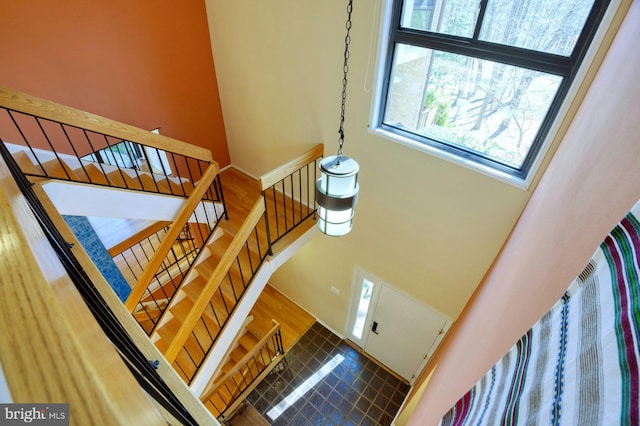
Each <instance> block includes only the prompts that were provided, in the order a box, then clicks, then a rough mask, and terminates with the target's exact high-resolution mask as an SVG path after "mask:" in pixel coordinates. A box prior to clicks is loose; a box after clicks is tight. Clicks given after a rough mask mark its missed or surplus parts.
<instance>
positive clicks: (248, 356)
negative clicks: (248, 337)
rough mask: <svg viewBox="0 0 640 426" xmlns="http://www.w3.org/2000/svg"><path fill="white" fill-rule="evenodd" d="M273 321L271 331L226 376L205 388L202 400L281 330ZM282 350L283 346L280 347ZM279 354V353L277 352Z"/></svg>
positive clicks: (207, 398) (276, 322)
mask: <svg viewBox="0 0 640 426" xmlns="http://www.w3.org/2000/svg"><path fill="white" fill-rule="evenodd" d="M271 321H272V322H273V327H272V328H271V330H269V332H268V333H267V334H266V335H265V336H264V337H263V338H262V339H260V341H259V342H258V343H256V345H255V346H254V347H253V349H251V350H250V351H249V352H247V354H246V355H245V356H243V357H242V359H241V360H240V361H238V363H237V364H236V365H235V367H233V368H232V369H231V370H229V371H228V372H227V373H226V374H225V375H224V376H222V377H220V378H219V379H218V380H214V381H213V382H211V383H209V384H208V385H207V387H206V388H205V390H204V392H203V393H202V395H201V396H200V401H202V402H206V401H208V400H209V399H210V398H211V397H212V396H213V395H214V394H215V393H216V392H218V390H220V388H221V387H222V386H223V385H224V384H225V382H226V381H227V380H229V379H230V378H232V377H233V376H234V375H235V374H236V373H237V372H238V371H240V370H241V369H242V368H243V367H245V366H246V364H247V363H248V362H249V361H250V360H251V359H253V357H254V356H255V355H256V354H257V353H258V352H259V351H260V350H261V349H262V348H263V347H264V346H265V345H266V344H267V342H269V341H270V340H271V338H272V337H273V336H275V335H276V334H277V333H278V331H280V324H279V323H278V321H276V320H271ZM278 349H279V350H280V351H282V348H278ZM276 355H277V354H276Z"/></svg>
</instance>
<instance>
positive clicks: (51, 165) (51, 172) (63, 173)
mask: <svg viewBox="0 0 640 426" xmlns="http://www.w3.org/2000/svg"><path fill="white" fill-rule="evenodd" d="M42 168H43V169H44V171H45V174H46V175H47V176H48V177H51V178H56V179H64V180H73V181H78V182H88V181H89V180H88V178H87V177H86V175H84V176H82V175H83V173H80V174H79V175H78V174H76V173H75V172H74V171H73V170H72V169H71V167H69V166H68V165H67V164H66V163H65V162H64V161H62V160H60V161H59V160H57V159H54V160H49V161H45V162H44V163H42Z"/></svg>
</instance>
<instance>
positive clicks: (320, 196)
mask: <svg viewBox="0 0 640 426" xmlns="http://www.w3.org/2000/svg"><path fill="white" fill-rule="evenodd" d="M352 10H353V0H349V4H348V5H347V25H346V27H347V35H346V37H345V39H344V65H343V72H344V75H343V77H342V107H341V109H340V128H339V130H338V135H339V139H338V141H339V147H338V155H333V156H331V157H326V158H324V159H322V161H321V162H320V179H318V181H317V182H316V191H315V193H316V202H317V203H318V228H319V229H320V231H321V232H323V233H324V234H327V235H331V236H334V237H339V236H341V235H345V234H346V233H348V232H349V231H351V227H352V226H353V214H354V207H355V205H356V202H357V201H358V190H359V186H358V171H359V170H360V166H359V165H358V163H357V162H356V161H355V160H353V159H351V158H349V157H346V156H344V155H342V147H343V145H344V111H345V103H346V100H347V72H348V71H349V43H351V36H350V31H351V11H352Z"/></svg>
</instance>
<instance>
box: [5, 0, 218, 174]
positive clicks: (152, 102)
mask: <svg viewBox="0 0 640 426" xmlns="http://www.w3.org/2000/svg"><path fill="white" fill-rule="evenodd" d="M0 58H1V59H0V61H1V64H0V85H2V86H5V87H8V88H11V89H14V90H18V91H21V92H26V93H28V94H31V95H35V96H39V97H42V98H46V99H50V100H53V101H56V102H59V103H62V104H65V105H68V106H71V107H75V108H79V109H81V110H85V111H88V112H91V113H94V114H98V115H102V116H105V117H107V118H111V119H114V120H117V121H121V122H124V123H127V124H131V125H134V126H137V127H140V128H143V129H148V130H151V129H154V128H157V127H160V133H162V134H164V135H167V136H171V137H173V138H176V139H179V140H182V141H185V142H189V143H192V144H195V145H199V146H202V147H205V148H208V149H210V150H211V151H212V152H213V157H214V159H215V160H216V161H218V162H219V163H220V165H221V166H225V165H227V164H229V162H230V161H229V151H228V148H227V142H226V136H225V129H224V123H223V120H222V110H221V107H220V100H219V96H218V88H217V82H216V75H215V69H214V63H213V56H212V54H211V45H210V38H209V30H208V24H207V16H206V11H205V4H204V1H202V0H184V1H179V2H178V1H170V0H59V1H50V0H29V1H15V0H0Z"/></svg>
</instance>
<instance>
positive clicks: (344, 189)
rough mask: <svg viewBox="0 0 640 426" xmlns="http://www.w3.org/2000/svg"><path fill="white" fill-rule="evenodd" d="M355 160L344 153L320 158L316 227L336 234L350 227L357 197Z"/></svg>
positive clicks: (340, 233) (342, 232) (324, 231)
mask: <svg viewBox="0 0 640 426" xmlns="http://www.w3.org/2000/svg"><path fill="white" fill-rule="evenodd" d="M359 170H360V166H359V165H358V163H357V162H356V161H355V160H353V159H351V158H349V157H345V156H335V155H334V156H331V157H327V158H324V159H323V160H322V161H321V162H320V172H321V174H320V179H318V181H317V182H316V202H317V203H318V229H320V231H321V232H323V233H325V234H327V235H331V236H334V237H338V236H341V235H345V234H346V233H348V232H349V231H351V227H352V225H353V213H354V207H355V205H356V202H357V201H358V190H359V186H358V171H359Z"/></svg>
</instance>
